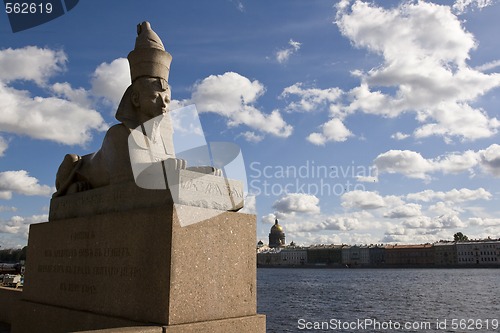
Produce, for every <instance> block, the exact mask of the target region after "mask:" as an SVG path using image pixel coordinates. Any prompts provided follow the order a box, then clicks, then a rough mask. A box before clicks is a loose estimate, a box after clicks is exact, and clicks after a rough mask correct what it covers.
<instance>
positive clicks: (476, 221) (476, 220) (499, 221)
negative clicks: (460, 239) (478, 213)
mask: <svg viewBox="0 0 500 333" xmlns="http://www.w3.org/2000/svg"><path fill="white" fill-rule="evenodd" d="M468 222H469V224H470V225H476V226H481V227H491V226H495V227H498V226H500V218H481V217H471V218H469V219H468Z"/></svg>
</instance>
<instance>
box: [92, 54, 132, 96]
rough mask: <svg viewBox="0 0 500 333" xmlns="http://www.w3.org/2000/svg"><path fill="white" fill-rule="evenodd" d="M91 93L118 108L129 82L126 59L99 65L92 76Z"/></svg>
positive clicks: (128, 69)
mask: <svg viewBox="0 0 500 333" xmlns="http://www.w3.org/2000/svg"><path fill="white" fill-rule="evenodd" d="M91 83H92V92H93V93H94V95H96V96H99V97H103V98H105V99H106V100H107V101H109V102H111V103H112V104H113V105H114V106H118V104H119V103H120V100H121V98H122V96H123V93H124V92H125V90H126V89H127V87H128V86H129V85H130V84H131V82H130V68H129V64H128V60H127V59H126V58H118V59H115V60H113V61H112V62H111V63H109V64H108V63H106V62H104V63H102V64H100V65H99V66H98V67H97V68H96V70H95V71H94V73H93V74H92V80H91Z"/></svg>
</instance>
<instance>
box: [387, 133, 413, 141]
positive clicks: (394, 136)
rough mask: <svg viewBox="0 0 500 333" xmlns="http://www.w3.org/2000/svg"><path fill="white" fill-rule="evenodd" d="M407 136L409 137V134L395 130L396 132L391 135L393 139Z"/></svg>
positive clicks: (402, 138) (401, 138)
mask: <svg viewBox="0 0 500 333" xmlns="http://www.w3.org/2000/svg"><path fill="white" fill-rule="evenodd" d="M409 137H410V135H409V134H404V133H401V132H397V133H394V134H393V135H391V138H392V139H395V140H404V139H407V138H409Z"/></svg>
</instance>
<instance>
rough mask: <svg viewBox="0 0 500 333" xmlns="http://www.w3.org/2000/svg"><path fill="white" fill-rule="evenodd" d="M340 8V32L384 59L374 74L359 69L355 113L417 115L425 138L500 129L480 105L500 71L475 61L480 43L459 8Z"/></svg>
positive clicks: (359, 4)
mask: <svg viewBox="0 0 500 333" xmlns="http://www.w3.org/2000/svg"><path fill="white" fill-rule="evenodd" d="M337 9H338V11H337V16H336V24H337V26H338V27H339V29H340V32H341V33H342V34H343V35H344V36H346V37H347V38H349V39H350V40H351V42H352V44H353V45H354V46H356V47H358V48H364V49H367V50H369V51H370V52H373V53H376V54H378V55H380V56H381V58H382V60H383V62H382V64H380V66H378V67H376V68H372V69H371V70H369V71H367V72H363V71H361V70H357V71H355V73H356V75H357V76H359V77H360V78H361V83H360V85H359V86H358V87H355V88H353V89H352V90H351V91H349V92H348V93H347V94H348V96H349V98H350V100H351V102H350V104H349V105H348V106H347V107H346V110H347V113H354V112H356V111H361V112H365V113H369V114H375V115H380V116H385V117H397V116H399V115H401V114H402V113H403V112H414V113H415V114H416V115H417V117H416V119H417V120H418V121H419V122H420V123H421V124H422V125H421V126H420V127H419V128H417V129H416V130H415V132H414V136H415V137H417V138H423V137H428V136H431V135H439V136H443V137H444V138H445V139H447V140H451V139H452V138H461V139H463V140H475V139H479V138H485V137H491V136H493V135H495V134H496V133H497V130H498V127H499V126H500V123H499V121H498V119H496V118H492V117H489V116H488V114H487V113H486V112H485V111H484V110H482V109H479V108H475V107H473V106H472V103H474V102H475V101H476V100H477V98H478V97H480V96H482V95H484V94H486V93H487V92H489V91H491V90H492V89H494V88H496V87H498V86H499V85H500V75H499V74H498V73H492V74H485V73H482V72H480V71H478V70H475V69H472V68H470V67H469V66H468V65H467V61H468V60H469V58H470V52H471V51H472V50H474V49H475V48H476V46H477V44H476V42H475V40H474V36H473V35H472V34H471V33H470V32H468V31H466V30H465V29H464V28H463V26H462V23H461V22H460V20H459V19H458V18H457V17H456V16H455V15H454V14H453V13H452V10H451V7H449V6H442V5H437V4H433V3H428V2H424V1H418V2H403V3H402V4H401V5H399V6H398V7H395V8H388V9H387V8H382V7H379V6H377V5H375V4H372V3H367V2H363V1H359V0H358V1H355V2H354V3H353V4H352V5H349V4H348V3H347V2H341V3H340V4H339V5H337ZM381 88H383V89H381ZM392 91H393V93H391V92H392Z"/></svg>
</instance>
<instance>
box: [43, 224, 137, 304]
mask: <svg viewBox="0 0 500 333" xmlns="http://www.w3.org/2000/svg"><path fill="white" fill-rule="evenodd" d="M95 238H96V233H95V231H93V230H84V231H77V232H73V233H71V234H69V236H68V239H67V240H68V242H65V244H73V245H74V247H64V248H63V247H61V248H57V247H56V246H54V247H53V248H47V249H44V250H43V254H42V256H43V257H44V258H45V259H44V260H41V261H40V262H41V263H40V264H38V266H37V267H36V269H37V273H39V274H50V277H51V279H56V280H59V281H60V282H59V284H58V288H59V291H60V292H64V293H80V294H86V295H94V294H96V293H98V292H99V288H98V286H97V285H96V284H93V283H92V281H96V280H97V281H99V282H103V279H105V278H122V279H130V278H136V277H139V276H140V274H141V269H140V268H139V267H136V266H131V265H129V264H126V262H123V261H121V260H119V259H126V258H128V257H131V256H132V251H131V249H130V248H129V247H110V246H92V245H89V246H85V245H87V244H88V243H89V242H90V244H92V241H93V240H94V239H95ZM96 243H97V244H98V242H96ZM109 258H111V259H116V261H112V262H116V264H114V265H109V262H110V261H109ZM103 263H106V264H103ZM121 263H122V264H121ZM76 276H78V277H83V278H85V279H86V280H88V283H77V282H75V281H72V280H75V279H74V278H73V277H76ZM78 281H79V280H78ZM101 284H102V283H101Z"/></svg>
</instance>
